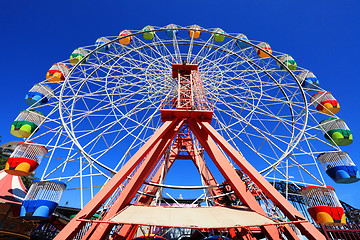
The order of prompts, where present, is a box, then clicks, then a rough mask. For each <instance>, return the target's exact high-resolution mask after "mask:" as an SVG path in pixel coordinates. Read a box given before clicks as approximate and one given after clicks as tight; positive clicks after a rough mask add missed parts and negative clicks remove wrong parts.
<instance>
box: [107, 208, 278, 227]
mask: <svg viewBox="0 0 360 240" xmlns="http://www.w3.org/2000/svg"><path fill="white" fill-rule="evenodd" d="M111 221H112V222H116V223H121V224H134V225H150V226H163V227H177V228H205V229H206V228H207V229H215V228H229V227H240V226H260V225H264V224H273V223H275V222H274V221H272V220H271V219H269V218H267V217H264V216H262V215H260V214H258V213H255V212H254V211H252V210H250V209H249V208H246V207H195V208H191V207H185V208H180V207H163V206H129V207H128V208H126V209H125V210H123V211H122V212H120V213H119V214H118V215H116V216H115V217H113V218H112V219H111Z"/></svg>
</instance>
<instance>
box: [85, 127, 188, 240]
mask: <svg viewBox="0 0 360 240" xmlns="http://www.w3.org/2000/svg"><path fill="white" fill-rule="evenodd" d="M183 123H184V121H178V122H177V124H176V125H174V127H173V129H169V130H167V131H166V132H165V134H164V136H163V137H162V139H159V141H158V143H157V145H156V147H155V148H154V149H155V150H154V151H152V155H151V156H150V157H148V158H146V159H144V161H143V162H142V164H141V165H140V166H139V168H138V169H137V171H136V172H135V174H134V176H133V177H132V178H131V179H130V180H129V182H128V183H127V184H126V186H125V187H124V189H123V191H122V192H121V194H120V195H119V197H118V199H117V200H116V201H115V203H114V204H113V205H112V206H111V208H110V210H109V211H108V212H107V213H106V215H105V216H104V217H103V221H108V220H110V219H111V218H112V217H114V216H115V214H116V213H117V212H119V211H120V210H121V209H123V208H124V207H126V206H128V205H129V204H130V202H131V200H132V199H133V198H134V196H135V195H136V193H137V192H138V190H139V188H140V187H141V185H143V184H144V182H145V180H146V178H147V177H148V176H149V175H150V173H151V171H152V170H153V169H154V167H155V166H156V164H157V162H158V160H159V159H160V157H161V156H162V155H163V154H164V152H165V150H166V149H167V148H168V147H169V145H170V144H171V142H172V140H173V139H174V137H175V136H176V134H177V133H178V131H179V129H180V127H181V126H182V125H183ZM114 225H115V223H100V224H99V225H98V226H97V227H96V228H95V229H94V232H93V233H92V234H91V233H90V234H91V235H90V236H89V238H88V239H92V240H99V239H105V238H106V237H107V236H108V235H109V233H110V231H111V229H112V227H113V226H114ZM124 237H125V236H124ZM83 239H86V238H83Z"/></svg>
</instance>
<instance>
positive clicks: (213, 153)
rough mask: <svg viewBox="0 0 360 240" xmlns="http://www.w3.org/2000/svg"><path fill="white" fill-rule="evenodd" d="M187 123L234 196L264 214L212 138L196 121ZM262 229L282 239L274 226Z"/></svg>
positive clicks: (270, 235) (268, 234)
mask: <svg viewBox="0 0 360 240" xmlns="http://www.w3.org/2000/svg"><path fill="white" fill-rule="evenodd" d="M188 124H189V126H190V129H191V130H192V131H193V133H194V134H195V136H196V137H197V139H198V140H199V141H200V143H201V146H203V147H204V149H205V151H206V153H207V154H208V155H209V157H210V158H211V159H212V160H213V162H214V163H215V165H216V167H217V168H218V169H219V170H220V172H221V174H222V175H223V176H224V178H225V179H226V181H227V182H228V183H229V185H230V186H231V188H232V189H233V191H234V192H235V194H236V196H238V197H239V198H240V200H241V202H243V203H244V204H245V205H246V206H248V207H249V208H250V209H251V210H253V211H255V212H257V213H259V214H261V215H265V216H266V213H265V212H264V210H263V209H262V207H261V206H260V204H259V203H258V202H257V201H256V199H255V198H254V196H253V195H252V194H251V192H250V191H249V190H248V188H247V187H246V184H245V183H244V182H243V181H242V180H241V179H240V177H239V175H238V174H237V173H236V171H235V169H234V168H233V166H232V165H231V164H230V162H229V161H228V160H227V158H226V157H225V156H224V154H223V153H222V152H221V150H220V149H219V147H218V146H217V145H216V143H215V142H214V140H213V139H212V138H210V136H209V135H208V134H207V133H206V132H204V131H202V129H200V127H199V125H198V124H199V123H198V122H196V121H193V120H189V121H188ZM262 229H263V232H264V233H265V235H267V236H269V237H271V239H282V237H281V235H280V233H279V231H278V229H277V228H276V226H273V225H269V226H262Z"/></svg>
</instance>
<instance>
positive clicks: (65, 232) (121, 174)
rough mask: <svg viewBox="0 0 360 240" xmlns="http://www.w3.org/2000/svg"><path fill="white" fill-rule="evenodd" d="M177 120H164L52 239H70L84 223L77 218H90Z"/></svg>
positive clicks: (172, 127)
mask: <svg viewBox="0 0 360 240" xmlns="http://www.w3.org/2000/svg"><path fill="white" fill-rule="evenodd" d="M178 122H179V121H176V119H175V120H173V121H166V122H165V123H164V124H163V125H162V126H161V127H160V128H159V129H158V130H157V131H156V132H155V133H154V135H153V136H152V137H151V138H150V139H149V140H148V141H147V142H146V143H145V144H144V145H143V146H142V147H141V148H140V149H139V151H137V152H136V153H135V154H134V156H133V157H131V158H130V159H129V161H128V162H127V163H126V164H125V165H124V166H123V167H122V168H121V169H120V170H119V171H118V172H117V173H116V174H115V175H114V176H113V177H112V178H111V179H110V180H109V182H108V183H106V184H105V185H104V187H103V188H101V189H100V191H99V192H98V193H97V194H96V195H95V196H94V197H93V198H92V199H91V200H90V201H89V203H88V204H86V206H85V207H84V208H83V209H82V210H81V211H80V212H79V213H78V214H77V215H76V216H75V217H74V218H73V219H72V220H71V221H70V222H69V223H68V224H67V225H66V226H65V227H64V228H63V229H62V230H61V231H60V232H59V233H58V234H57V235H56V237H55V238H54V240H70V239H72V238H73V237H74V236H75V235H76V234H77V233H78V232H79V231H80V230H81V229H82V227H83V226H84V225H85V222H84V221H81V220H80V221H79V219H82V218H85V219H90V218H91V217H92V216H93V215H94V214H95V212H96V211H97V210H98V209H99V208H100V207H101V205H102V204H103V203H105V201H106V200H107V199H108V198H109V197H110V196H111V194H112V193H113V192H114V191H115V190H116V189H117V188H118V187H119V186H120V184H121V183H122V182H123V181H124V180H125V179H126V177H127V176H128V175H129V174H130V173H131V172H132V171H133V170H134V169H135V168H136V166H137V165H138V164H139V163H140V162H141V161H142V159H144V157H145V156H146V154H148V153H149V151H150V150H151V149H152V148H153V147H154V145H155V144H156V142H158V141H159V139H161V138H162V137H163V136H164V135H165V133H166V132H167V131H169V129H174V125H175V124H178Z"/></svg>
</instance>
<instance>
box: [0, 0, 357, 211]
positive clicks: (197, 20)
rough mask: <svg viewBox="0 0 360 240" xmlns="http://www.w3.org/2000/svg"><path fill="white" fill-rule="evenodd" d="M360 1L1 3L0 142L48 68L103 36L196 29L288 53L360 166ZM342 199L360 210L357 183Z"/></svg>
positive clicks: (342, 189)
mask: <svg viewBox="0 0 360 240" xmlns="http://www.w3.org/2000/svg"><path fill="white" fill-rule="evenodd" d="M359 12H360V3H359V2H358V1H355V0H352V1H351V0H349V1H342V2H340V1H334V0H330V1H324V0H318V1H310V0H304V1H265V0H262V1H212V0H207V1H194V0H192V1H188V0H183V1H157V0H153V1H91V0H87V1H80V0H79V1H67V0H65V1H41V3H37V2H36V1H24V0H22V1H21V0H20V1H3V2H2V4H1V8H0V26H1V27H0V29H1V38H0V49H1V53H2V57H1V59H0V66H1V75H0V76H1V77H0V78H1V83H2V86H1V89H2V104H1V113H0V114H1V118H0V126H1V129H0V135H1V136H2V138H1V141H2V142H8V141H12V140H17V139H15V137H13V136H12V135H11V134H10V133H9V131H10V126H11V123H12V121H13V120H14V118H15V117H16V116H17V114H18V112H19V111H20V110H22V109H25V108H26V107H27V106H26V105H25V103H24V101H23V99H24V96H25V94H26V93H27V91H28V90H29V89H30V88H31V87H32V86H33V84H35V83H37V82H39V81H41V80H43V79H44V78H45V74H46V72H47V70H48V69H49V68H50V67H51V65H52V63H54V62H57V61H61V60H64V59H67V58H68V57H69V55H70V53H71V52H72V50H73V49H75V48H77V47H79V46H85V45H91V44H93V43H94V41H95V40H96V39H97V38H98V37H101V36H109V35H117V34H118V33H119V32H120V31H121V30H123V29H141V28H142V27H143V26H145V25H155V26H165V25H167V24H169V23H175V24H178V25H181V26H188V25H191V24H198V25H200V26H203V27H205V28H214V27H221V28H222V29H224V30H225V31H226V32H229V33H244V34H246V35H247V36H248V38H249V39H253V40H259V41H266V42H268V43H270V44H271V47H272V48H273V49H275V50H276V51H280V52H285V53H289V54H291V55H292V56H293V57H294V59H295V60H296V62H297V63H298V65H300V66H302V67H304V68H308V69H311V70H312V71H313V72H314V73H315V75H316V76H317V77H318V79H319V81H320V84H321V87H322V88H324V89H326V90H328V91H331V92H332V93H333V95H334V96H335V97H336V98H337V99H338V100H339V102H340V105H341V111H340V113H339V114H338V116H339V117H341V118H343V119H345V120H346V121H347V124H348V126H349V127H350V129H351V130H352V131H353V133H354V143H353V144H352V145H350V146H346V147H343V148H342V149H343V151H347V152H349V154H350V156H351V157H352V159H353V161H354V162H355V163H356V164H357V165H358V166H360V141H359V139H360V137H359V134H360V124H359V118H360V113H359V107H358V105H359V101H360V100H359V98H360V96H359V93H358V91H359V89H360V83H359V78H358V72H357V71H358V69H359V67H358V61H359V60H358V57H359V56H360V47H359V45H360V31H359V26H360V14H359ZM328 184H329V185H332V186H334V187H335V188H336V192H337V194H338V196H339V198H340V199H342V200H344V201H346V202H348V203H350V204H352V205H354V206H355V207H358V208H360V202H359V201H358V196H359V195H360V187H359V186H360V183H355V184H352V185H339V184H335V183H328Z"/></svg>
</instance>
